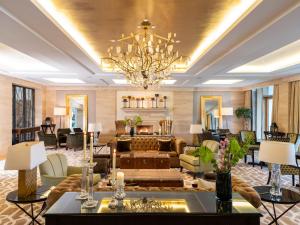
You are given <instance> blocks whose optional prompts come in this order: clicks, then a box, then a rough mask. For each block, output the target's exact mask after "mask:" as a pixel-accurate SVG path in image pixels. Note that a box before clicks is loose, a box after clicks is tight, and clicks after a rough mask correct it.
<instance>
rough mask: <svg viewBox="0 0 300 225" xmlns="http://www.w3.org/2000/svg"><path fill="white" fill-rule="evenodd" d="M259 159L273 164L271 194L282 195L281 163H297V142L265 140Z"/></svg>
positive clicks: (260, 149)
mask: <svg viewBox="0 0 300 225" xmlns="http://www.w3.org/2000/svg"><path fill="white" fill-rule="evenodd" d="M258 157H259V160H260V161H263V162H267V163H271V164H272V177H271V184H272V188H271V189H270V194H272V195H274V196H281V190H280V182H281V180H280V175H281V171H280V165H292V166H294V165H296V151H295V144H292V143H288V142H278V141H263V142H262V143H261V144H260V148H259V155H258Z"/></svg>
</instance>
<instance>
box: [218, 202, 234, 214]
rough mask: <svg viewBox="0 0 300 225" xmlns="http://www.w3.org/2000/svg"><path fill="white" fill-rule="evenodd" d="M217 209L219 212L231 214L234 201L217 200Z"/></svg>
mask: <svg viewBox="0 0 300 225" xmlns="http://www.w3.org/2000/svg"><path fill="white" fill-rule="evenodd" d="M216 209H217V213H218V214H231V213H232V201H230V200H229V201H221V200H219V199H217V200H216Z"/></svg>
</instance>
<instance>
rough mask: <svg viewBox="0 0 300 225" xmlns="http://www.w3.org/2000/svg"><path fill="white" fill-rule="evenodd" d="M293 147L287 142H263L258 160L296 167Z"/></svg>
mask: <svg viewBox="0 0 300 225" xmlns="http://www.w3.org/2000/svg"><path fill="white" fill-rule="evenodd" d="M295 155H296V151H295V145H294V144H292V143H288V142H278V141H263V142H262V143H261V144H260V148H259V155H258V157H259V160H260V161H263V162H268V163H275V164H282V165H296V157H295Z"/></svg>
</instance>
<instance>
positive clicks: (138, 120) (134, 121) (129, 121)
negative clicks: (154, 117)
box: [125, 115, 143, 127]
mask: <svg viewBox="0 0 300 225" xmlns="http://www.w3.org/2000/svg"><path fill="white" fill-rule="evenodd" d="M142 122H143V120H142V117H141V116H139V115H136V116H134V117H133V118H125V125H126V126H130V127H135V126H136V125H140V124H142Z"/></svg>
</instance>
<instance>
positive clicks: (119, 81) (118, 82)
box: [112, 79, 128, 84]
mask: <svg viewBox="0 0 300 225" xmlns="http://www.w3.org/2000/svg"><path fill="white" fill-rule="evenodd" d="M112 81H113V82H114V83H115V84H128V82H127V80H125V79H112Z"/></svg>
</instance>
